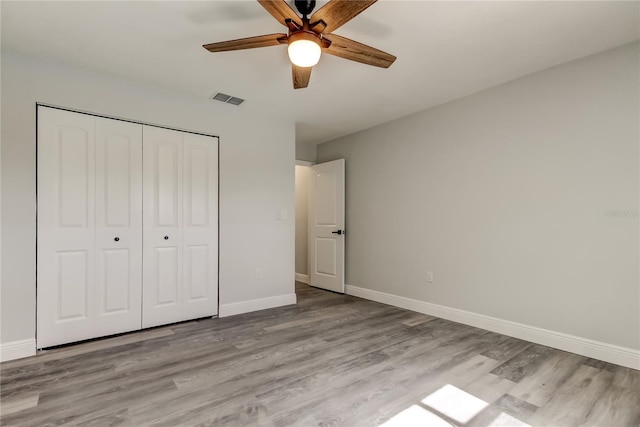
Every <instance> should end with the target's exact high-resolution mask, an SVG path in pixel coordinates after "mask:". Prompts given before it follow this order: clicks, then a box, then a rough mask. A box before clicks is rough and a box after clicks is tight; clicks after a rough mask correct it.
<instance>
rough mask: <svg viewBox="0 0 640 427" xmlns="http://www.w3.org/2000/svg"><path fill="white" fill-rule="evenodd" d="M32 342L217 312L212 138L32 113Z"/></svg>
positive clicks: (44, 343) (41, 110)
mask: <svg viewBox="0 0 640 427" xmlns="http://www.w3.org/2000/svg"><path fill="white" fill-rule="evenodd" d="M37 181H38V235H37V240H38V249H37V328H38V329H37V346H38V348H43V347H50V346H54V345H59V344H65V343H69V342H74V341H81V340H85V339H89V338H96V337H101V336H106V335H112V334H117V333H121V332H127V331H133V330H137V329H141V328H143V327H150V326H156V325H162V324H167V323H173V322H178V321H182V320H188V319H195V318H199V317H206V316H213V315H216V314H217V313H218V141H217V139H216V138H213V137H208V136H202V135H196V134H191V133H186V132H178V131H172V130H167V129H162V128H157V127H153V126H144V125H141V124H137V123H130V122H125V121H120V120H112V119H106V118H100V117H95V116H91V115H86V114H81V113H75V112H70V111H64V110H60V109H55V108H49V107H42V106H40V107H38V178H37Z"/></svg>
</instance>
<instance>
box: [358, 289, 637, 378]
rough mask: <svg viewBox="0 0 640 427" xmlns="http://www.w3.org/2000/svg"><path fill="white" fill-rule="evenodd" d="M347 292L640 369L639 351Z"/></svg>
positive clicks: (437, 307)
mask: <svg viewBox="0 0 640 427" xmlns="http://www.w3.org/2000/svg"><path fill="white" fill-rule="evenodd" d="M346 293H347V294H348V295H353V296H356V297H360V298H364V299H368V300H371V301H376V302H380V303H383V304H389V305H392V306H395V307H400V308H404V309H407V310H411V311H417V312H419V313H424V314H429V315H432V316H436V317H440V318H443V319H447V320H451V321H454V322H458V323H463V324H465V325H470V326H475V327H477V328H482V329H486V330H489V331H493V332H497V333H500V334H504V335H508V336H511V337H515V338H520V339H523V340H526V341H531V342H534V343H537V344H542V345H546V346H549V347H554V348H557V349H560V350H564V351H569V352H571V353H576V354H580V355H582V356H587V357H592V358H594V359H599V360H604V361H605V362H610V363H615V364H616V365H621V366H626V367H627V368H632V369H638V370H640V351H639V350H635V349H632V348H627V347H621V346H617V345H614V344H607V343H604V342H600V341H594V340H590V339H587V338H582V337H577V336H575V335H569V334H564V333H562V332H556V331H551V330H549V329H542V328H538V327H535V326H529V325H524V324H522V323H517V322H511V321H509V320H503V319H498V318H495V317H490V316H485V315H482V314H478V313H473V312H470V311H465V310H458V309H456V308H451V307H446V306H443V305H438V304H432V303H429V302H425V301H420V300H416V299H411V298H405V297H400V296H397V295H391V294H387V293H384V292H379V291H373V290H371V289H365V288H359V287H357V286H351V285H346Z"/></svg>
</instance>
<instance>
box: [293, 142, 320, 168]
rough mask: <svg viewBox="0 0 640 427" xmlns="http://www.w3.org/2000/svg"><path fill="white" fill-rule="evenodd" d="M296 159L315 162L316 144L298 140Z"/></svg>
mask: <svg viewBox="0 0 640 427" xmlns="http://www.w3.org/2000/svg"><path fill="white" fill-rule="evenodd" d="M296 160H304V161H306V162H312V163H315V161H316V145H315V144H309V143H305V142H300V141H296Z"/></svg>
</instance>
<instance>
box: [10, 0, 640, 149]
mask: <svg viewBox="0 0 640 427" xmlns="http://www.w3.org/2000/svg"><path fill="white" fill-rule="evenodd" d="M324 3H325V1H318V7H319V6H321V5H322V4H324ZM1 4H2V48H3V49H9V50H13V51H18V52H22V53H26V54H30V55H35V56H41V57H45V58H51V59H55V60H58V61H61V62H66V63H70V64H73V65H77V66H81V67H85V68H90V69H97V70H100V71H102V72H105V73H109V74H113V75H117V76H121V77H124V78H127V79H132V80H137V81H144V82H147V83H149V84H152V85H155V86H159V87H162V88H165V89H169V90H173V91H177V92H180V93H182V94H185V95H187V96H193V97H199V98H206V97H209V96H210V95H211V94H212V93H214V92H216V91H220V92H224V93H228V94H230V95H234V96H238V97H241V98H245V99H246V100H247V102H246V103H245V104H244V105H242V106H241V107H233V106H223V107H224V108H242V109H245V110H247V112H248V113H250V114H261V115H265V116H272V115H273V116H278V117H285V116H286V117H290V118H291V119H293V120H295V122H296V138H297V140H298V141H301V142H307V143H317V142H323V141H327V140H329V139H333V138H336V137H339V136H342V135H346V134H349V133H352V132H355V131H358V130H361V129H365V128H368V127H371V126H374V125H376V124H380V123H383V122H387V121H389V120H393V119H395V118H398V117H402V116H405V115H407V114H411V113H413V112H417V111H420V110H423V109H425V108H428V107H431V106H434V105H437V104H441V103H443V102H447V101H450V100H453V99H456V98H459V97H462V96H465V95H468V94H471V93H474V92H477V91H479V90H482V89H485V88H488V87H491V86H494V85H497V84H500V83H503V82H506V81H508V80H512V79H514V78H516V77H519V76H523V75H525V74H529V73H531V72H534V71H537V70H541V69H544V68H547V67H550V66H553V65H556V64H560V63H562V62H566V61H569V60H572V59H576V58H579V57H582V56H586V55H590V54H593V53H596V52H599V51H603V50H606V49H609V48H612V47H615V46H618V45H621V44H625V43H628V42H631V41H633V40H637V39H638V38H640V33H639V32H640V23H639V19H640V18H639V17H640V2H638V1H626V2H624V1H623V2H609V1H589V2H580V1H563V2H560V1H487V2H485V1H470V2H467V1H394V0H388V1H384V0H381V1H379V2H378V3H376V4H374V5H373V6H371V7H370V8H369V9H367V10H366V11H365V12H363V13H362V14H361V15H359V16H358V17H356V18H355V19H354V20H353V21H351V22H349V23H347V24H346V25H344V26H343V27H341V28H340V29H338V30H336V34H340V35H342V36H345V37H349V38H353V39H355V40H358V41H360V42H362V43H365V44H368V45H371V46H374V47H377V48H379V49H382V50H384V51H387V52H389V53H392V54H394V55H396V56H397V57H398V59H397V61H396V62H395V64H393V65H392V66H391V68H389V69H386V70H385V69H379V68H375V67H370V66H366V65H362V64H359V63H355V62H350V61H346V60H343V59H340V58H336V57H332V56H329V55H324V56H323V57H322V58H321V60H320V63H319V64H318V65H317V66H316V67H314V70H313V73H312V76H311V82H310V85H309V87H308V88H307V89H299V90H295V91H294V89H293V87H292V83H291V71H290V65H289V62H288V59H287V54H286V47H285V46H275V47H268V48H262V49H253V50H244V51H237V52H225V53H216V54H212V53H209V52H207V51H205V50H204V49H203V48H202V47H201V46H202V44H205V43H210V42H216V41H223V40H228V39H235V38H242V37H249V36H254V35H261V34H270V33H276V32H286V29H285V28H284V27H282V26H281V25H280V24H278V22H277V21H276V20H275V19H273V18H272V17H271V16H270V15H269V14H268V13H267V12H266V11H265V10H264V9H263V8H262V7H261V6H260V5H259V4H258V3H257V2H256V1H252V0H247V1H238V0H236V1H195V2H185V1H174V2H150V1H132V2H96V1H80V2H50V1H47V2H24V1H22V2H7V1H2V2H1ZM212 102H214V101H212Z"/></svg>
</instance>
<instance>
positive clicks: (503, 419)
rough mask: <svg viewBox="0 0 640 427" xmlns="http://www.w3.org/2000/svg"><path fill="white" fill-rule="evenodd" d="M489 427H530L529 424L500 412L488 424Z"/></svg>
mask: <svg viewBox="0 0 640 427" xmlns="http://www.w3.org/2000/svg"><path fill="white" fill-rule="evenodd" d="M488 425H489V426H491V427H531V426H530V425H529V424H527V423H524V422H522V421H520V420H519V419H517V418H514V417H512V416H511V415H509V414H505V413H504V412H501V413H500V414H499V415H498V416H497V417H495V418H494V419H493V420H491V422H490V423H489V424H488Z"/></svg>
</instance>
